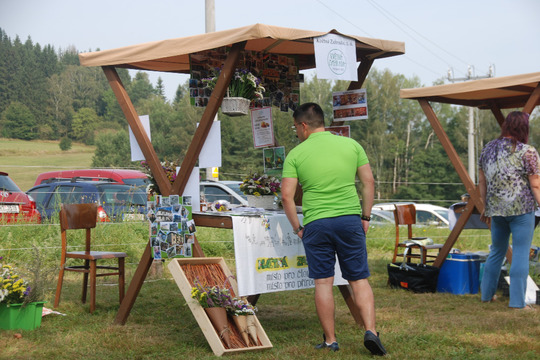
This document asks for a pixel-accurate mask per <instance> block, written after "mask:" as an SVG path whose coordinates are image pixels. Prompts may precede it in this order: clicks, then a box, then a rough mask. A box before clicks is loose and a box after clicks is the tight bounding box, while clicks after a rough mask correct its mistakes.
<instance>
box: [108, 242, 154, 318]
mask: <svg viewBox="0 0 540 360" xmlns="http://www.w3.org/2000/svg"><path fill="white" fill-rule="evenodd" d="M153 261H154V259H153V258H152V251H151V249H150V241H148V242H147V244H146V247H145V248H144V252H143V255H142V256H141V261H139V265H138V266H137V270H135V274H134V275H133V278H132V279H131V282H130V283H129V287H128V290H127V293H126V296H124V300H122V303H121V304H120V308H119V309H118V313H117V314H116V318H115V319H114V323H115V324H117V325H124V324H125V323H126V321H127V318H128V316H129V313H130V312H131V308H132V307H133V304H135V300H137V295H139V291H141V287H142V285H143V284H144V279H146V275H147V274H148V270H149V269H150V266H152V262H153Z"/></svg>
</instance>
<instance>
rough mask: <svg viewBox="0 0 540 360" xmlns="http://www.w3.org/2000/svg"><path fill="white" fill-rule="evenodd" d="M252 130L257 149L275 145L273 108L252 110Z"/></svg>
mask: <svg viewBox="0 0 540 360" xmlns="http://www.w3.org/2000/svg"><path fill="white" fill-rule="evenodd" d="M251 129H252V131H253V145H254V146H255V148H261V147H266V146H273V145H274V124H273V123H272V108H271V107H264V108H262V109H253V110H251Z"/></svg>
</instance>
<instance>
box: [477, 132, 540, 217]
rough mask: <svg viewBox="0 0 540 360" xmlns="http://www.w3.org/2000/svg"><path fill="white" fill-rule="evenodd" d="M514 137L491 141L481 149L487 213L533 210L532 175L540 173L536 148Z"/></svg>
mask: <svg viewBox="0 0 540 360" xmlns="http://www.w3.org/2000/svg"><path fill="white" fill-rule="evenodd" d="M512 147H513V146H512V140H511V139H508V138H500V139H495V140H493V141H490V142H489V143H488V144H487V145H486V146H485V147H484V149H483V150H482V154H481V155H480V161H479V166H480V168H481V169H482V171H483V172H484V174H485V176H486V183H487V192H486V210H485V215H486V216H512V215H521V214H526V213H528V212H531V211H534V209H535V201H534V196H533V193H532V191H531V187H530V185H529V179H528V176H529V175H540V157H539V155H538V152H537V151H536V149H535V148H534V147H533V146H531V145H527V144H523V143H520V142H518V143H517V144H516V148H515V150H514V151H512Z"/></svg>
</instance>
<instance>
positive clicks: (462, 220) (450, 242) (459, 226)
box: [433, 203, 475, 268]
mask: <svg viewBox="0 0 540 360" xmlns="http://www.w3.org/2000/svg"><path fill="white" fill-rule="evenodd" d="M474 209H475V206H474V205H473V204H470V203H469V204H467V206H466V207H465V209H464V211H463V212H462V213H461V215H460V216H459V219H458V220H457V222H456V224H455V225H454V228H453V229H452V231H451V232H450V235H448V239H446V242H445V243H444V245H443V247H442V249H441V250H440V251H439V255H438V256H437V258H436V259H435V261H434V262H433V266H435V267H438V268H440V267H441V266H442V264H443V263H444V260H446V257H447V256H448V254H449V253H450V250H452V248H453V247H454V244H455V243H456V241H457V239H458V237H459V235H460V234H461V231H462V230H463V228H464V227H465V224H467V221H469V218H470V217H471V214H472V213H473V210H474Z"/></svg>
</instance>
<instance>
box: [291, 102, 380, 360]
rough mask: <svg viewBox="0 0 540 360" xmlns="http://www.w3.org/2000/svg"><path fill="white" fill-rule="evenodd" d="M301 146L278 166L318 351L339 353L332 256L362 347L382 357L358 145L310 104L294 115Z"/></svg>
mask: <svg viewBox="0 0 540 360" xmlns="http://www.w3.org/2000/svg"><path fill="white" fill-rule="evenodd" d="M293 117H294V127H295V129H296V133H297V136H298V139H300V142H301V143H300V144H299V145H298V146H296V147H295V148H294V149H292V150H291V151H290V152H289V154H288V155H287V158H286V159H285V164H284V167H283V182H282V186H281V193H282V200H283V207H284V209H285V213H286V215H287V218H288V220H289V222H290V223H291V225H292V227H293V229H294V232H295V233H296V234H297V235H298V236H299V237H300V238H302V242H303V244H304V248H305V250H306V257H307V261H308V266H309V277H310V278H313V279H315V306H316V308H317V315H318V316H319V320H320V322H321V326H322V328H323V331H324V334H323V337H324V341H323V342H322V343H321V344H318V345H317V346H315V348H317V349H324V348H328V349H330V350H332V351H337V350H339V346H338V343H337V339H336V335H335V324H334V312H335V309H334V295H333V289H332V288H333V283H334V267H335V260H336V254H337V258H338V261H339V265H340V269H341V273H342V276H343V278H344V279H346V280H347V281H348V282H349V284H350V285H351V288H352V291H353V294H354V300H355V305H356V307H357V308H358V310H359V313H360V316H361V318H362V321H363V323H364V327H365V330H366V333H365V335H364V345H365V346H366V348H368V350H369V351H371V353H372V354H373V355H384V354H386V350H385V349H384V347H383V345H382V344H381V341H380V339H379V336H378V333H377V331H376V330H375V301H374V298H373V291H372V290H371V286H370V285H369V282H368V279H367V278H368V277H369V275H370V274H369V268H368V264H367V251H366V236H365V234H366V233H367V230H368V228H369V221H370V214H371V206H372V205H373V194H374V189H375V185H374V184H375V182H374V180H373V174H372V172H371V168H370V166H369V161H368V158H367V156H366V153H365V151H364V149H363V148H362V146H360V144H358V143H357V142H356V141H355V140H353V139H350V138H346V137H341V136H337V135H333V134H331V133H330V132H327V131H325V129H324V113H323V111H322V109H321V107H320V106H319V105H317V104H315V103H306V104H303V105H301V106H300V107H298V109H297V110H296V111H295V112H294V114H293ZM356 175H358V178H359V179H360V182H361V183H362V191H361V192H362V206H360V201H359V199H358V194H357V192H356V186H355V180H356ZM297 185H300V186H301V187H302V191H303V199H302V212H303V214H304V220H303V222H304V226H305V228H304V227H303V226H301V225H300V221H299V219H298V215H297V214H296V205H295V202H294V196H295V192H296V188H297Z"/></svg>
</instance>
